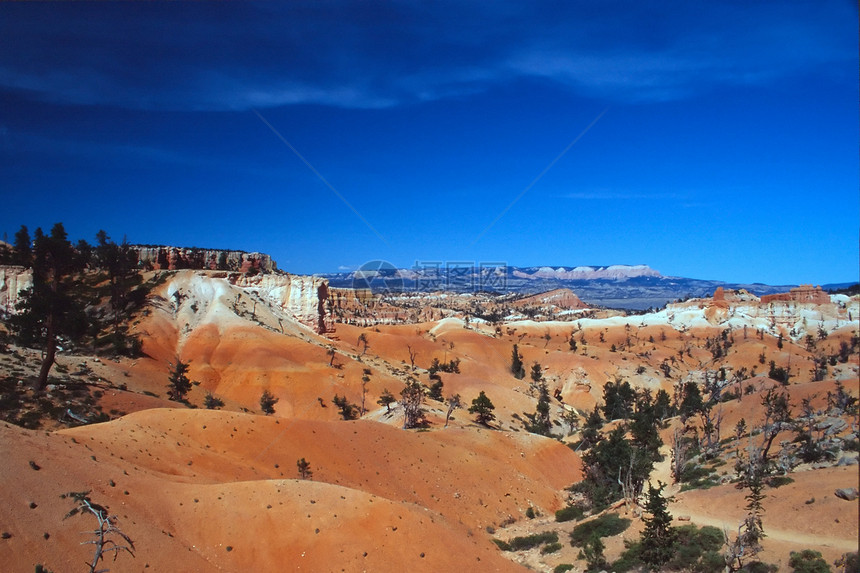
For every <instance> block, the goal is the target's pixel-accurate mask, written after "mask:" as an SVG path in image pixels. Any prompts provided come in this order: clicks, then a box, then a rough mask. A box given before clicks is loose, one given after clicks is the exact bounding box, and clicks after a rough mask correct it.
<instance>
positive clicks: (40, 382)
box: [33, 314, 57, 392]
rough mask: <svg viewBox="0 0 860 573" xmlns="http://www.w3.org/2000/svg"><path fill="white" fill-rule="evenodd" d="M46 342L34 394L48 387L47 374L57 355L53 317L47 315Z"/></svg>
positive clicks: (34, 385)
mask: <svg viewBox="0 0 860 573" xmlns="http://www.w3.org/2000/svg"><path fill="white" fill-rule="evenodd" d="M47 330H48V335H47V340H46V341H45V357H44V358H43V359H42V367H41V368H40V369H39V378H37V379H36V382H35V383H34V384H33V389H34V390H35V391H36V392H41V391H43V390H44V389H45V386H47V385H48V373H49V372H50V371H51V366H53V365H54V356H55V355H56V354H57V335H56V333H55V332H54V317H53V315H50V314H49V315H48V321H47Z"/></svg>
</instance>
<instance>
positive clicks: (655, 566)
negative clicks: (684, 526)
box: [641, 481, 678, 571]
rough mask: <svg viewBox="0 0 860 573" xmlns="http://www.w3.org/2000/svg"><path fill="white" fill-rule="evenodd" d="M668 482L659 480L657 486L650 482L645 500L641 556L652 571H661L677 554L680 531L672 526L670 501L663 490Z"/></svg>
mask: <svg viewBox="0 0 860 573" xmlns="http://www.w3.org/2000/svg"><path fill="white" fill-rule="evenodd" d="M664 487H666V484H664V483H662V482H659V481H658V482H657V487H654V486H653V485H651V482H648V499H647V500H646V502H645V511H646V512H648V513H649V514H650V516H645V517H643V518H642V520H643V521H644V522H645V529H644V531H642V539H641V548H642V549H641V557H642V561H643V562H644V563H645V564H646V565H647V566H648V569H649V570H651V571H659V570H660V568H661V567H662V566H663V565H665V564H666V563H668V562H669V561H670V560H671V559H672V557H673V556H674V555H675V551H676V546H677V543H678V533H677V531H676V530H675V529H674V528H673V527H672V516H671V515H670V514H669V511H668V510H667V506H668V501H666V499H665V498H664V497H663V495H662V492H663V488H664Z"/></svg>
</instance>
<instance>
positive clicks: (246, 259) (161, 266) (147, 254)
mask: <svg viewBox="0 0 860 573" xmlns="http://www.w3.org/2000/svg"><path fill="white" fill-rule="evenodd" d="M132 249H134V250H136V251H137V254H138V260H139V262H140V265H141V266H142V267H143V268H150V269H156V270H171V271H173V270H178V269H195V270H198V269H207V270H213V271H214V270H221V271H237V272H240V273H247V272H248V271H250V270H252V269H253V270H255V271H257V272H263V273H271V272H274V271H275V270H277V268H278V265H277V263H275V261H273V260H272V257H270V256H269V255H267V254H265V253H246V252H245V251H225V250H218V249H198V248H196V247H191V248H186V247H169V246H144V245H132Z"/></svg>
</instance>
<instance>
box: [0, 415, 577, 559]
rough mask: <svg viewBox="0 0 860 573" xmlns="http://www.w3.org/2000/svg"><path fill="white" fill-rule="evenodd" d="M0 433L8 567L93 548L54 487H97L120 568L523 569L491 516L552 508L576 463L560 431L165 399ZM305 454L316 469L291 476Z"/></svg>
mask: <svg viewBox="0 0 860 573" xmlns="http://www.w3.org/2000/svg"><path fill="white" fill-rule="evenodd" d="M0 432H2V434H3V437H2V442H0V443H2V446H0V447H2V454H3V456H4V459H5V461H6V463H5V464H4V465H3V467H2V469H0V476H2V477H0V479H2V482H3V483H6V484H18V486H17V487H7V488H4V489H3V493H2V503H0V508H2V509H0V524H2V525H0V527H2V528H3V530H4V531H8V532H9V533H11V535H12V537H11V538H9V539H7V540H4V541H3V543H4V545H3V547H4V548H5V550H4V553H6V554H7V555H9V557H8V559H9V561H8V563H9V565H7V566H8V567H10V570H29V569H30V568H32V567H33V565H34V564H36V563H44V564H45V565H46V566H48V567H50V568H52V569H55V570H70V569H72V568H75V567H79V566H80V564H81V563H83V562H84V561H85V560H87V559H88V558H89V556H90V549H91V546H79V545H78V543H79V542H80V541H82V540H85V539H86V536H84V535H81V534H80V533H79V532H80V531H83V530H86V529H89V528H91V527H92V526H93V525H94V520H92V519H91V518H89V517H78V516H75V517H74V518H72V519H69V520H66V521H63V520H62V517H63V515H64V514H65V513H66V512H67V511H68V510H69V509H70V508H71V507H72V505H71V502H70V501H69V500H64V499H60V497H59V496H60V494H62V493H64V492H68V491H81V490H88V489H91V490H92V494H91V497H92V499H93V500H95V501H97V502H99V503H102V504H105V505H107V506H109V507H110V509H111V511H112V512H115V513H116V514H117V515H118V517H119V521H120V526H121V527H122V529H123V530H124V531H125V532H126V533H127V534H128V535H129V536H131V537H132V539H133V540H134V541H135V544H136V548H137V557H136V559H134V560H132V559H131V558H130V557H129V556H127V555H121V556H120V557H119V560H118V561H117V564H119V565H117V566H116V568H115V570H123V571H128V570H137V569H140V570H143V569H144V568H145V566H146V565H149V566H150V567H151V568H153V569H154V570H156V571H166V570H179V571H208V570H231V571H238V570H251V569H257V570H268V571H274V570H281V569H291V570H293V569H294V570H309V571H340V570H346V571H357V570H365V569H366V570H373V571H381V570H388V571H393V570H398V571H402V570H413V571H441V570H453V569H455V568H458V567H463V566H467V567H469V568H471V569H473V570H482V571H497V570H498V571H515V570H520V568H519V567H518V566H516V565H515V564H513V563H511V562H509V561H507V560H506V559H504V558H503V557H502V556H501V555H500V554H499V553H498V552H497V550H496V549H495V547H494V546H493V545H492V544H491V543H490V542H489V539H488V538H489V536H488V535H487V534H486V533H485V532H484V531H483V529H484V528H485V527H486V526H488V525H494V524H497V523H500V522H502V521H503V520H505V519H507V518H508V517H509V516H511V515H513V516H514V517H517V518H519V517H521V516H522V513H523V512H524V511H525V509H527V508H528V507H529V506H530V505H531V506H534V507H536V508H538V509H540V510H542V511H552V510H554V509H557V508H558V507H559V505H560V499H559V497H558V490H559V489H560V488H561V487H563V486H565V485H567V484H569V483H571V482H572V481H574V480H575V479H577V477H578V476H579V473H580V470H579V462H578V459H577V457H576V456H575V455H574V454H573V453H572V452H571V451H570V450H569V449H568V448H566V447H564V446H563V445H561V444H559V443H557V442H555V441H553V440H548V439H544V438H540V437H536V436H528V435H511V434H507V433H500V432H492V431H487V430H477V429H454V428H449V429H447V430H438V431H432V432H410V431H403V430H399V429H397V428H393V427H390V426H387V425H385V424H379V423H374V422H367V421H357V422H316V421H302V420H295V421H288V420H284V419H280V420H278V419H274V418H265V417H259V416H252V415H247V414H236V413H228V412H217V411H190V410H172V409H157V410H148V411H144V412H139V413H135V414H131V415H129V416H126V417H125V418H122V419H119V420H116V421H113V422H110V423H107V424H99V425H92V426H85V427H80V428H75V429H70V430H64V431H61V432H58V433H55V434H45V433H39V432H30V431H27V430H23V429H21V428H18V427H14V426H8V425H3V426H2V427H0ZM300 457H304V458H306V459H307V460H308V461H310V462H311V466H312V470H313V472H314V474H313V480H314V481H300V480H296V479H292V478H294V477H296V475H297V471H296V465H295V463H296V460H297V459H298V458H300ZM31 460H32V461H34V462H35V463H36V464H37V466H38V467H40V469H39V470H38V471H37V470H34V469H32V468H31V466H30V465H29V463H28V462H29V461H31ZM31 502H33V503H35V504H36V508H35V509H30V508H29V505H28V504H30V503H31ZM90 521H92V523H90ZM44 533H48V534H49V537H48V539H45V537H44V535H43V534H44ZM228 546H229V547H230V548H231V549H230V550H228V549H227V547H228ZM478 562H480V564H478ZM153 569H150V570H153Z"/></svg>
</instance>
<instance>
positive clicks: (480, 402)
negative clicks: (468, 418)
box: [469, 390, 496, 426]
mask: <svg viewBox="0 0 860 573" xmlns="http://www.w3.org/2000/svg"><path fill="white" fill-rule="evenodd" d="M495 409H496V407H495V406H494V405H493V402H492V401H491V400H490V399H489V398H488V397H487V395H486V394H484V391H483V390H481V393H480V394H478V397H477V398H475V399H474V400H472V405H471V406H469V413H470V414H475V416H476V417H475V421H476V422H478V423H480V424H484V425H485V426H486V425H489V423H490V422H492V421H493V420H495V419H496V415H495V414H493V410H495Z"/></svg>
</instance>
